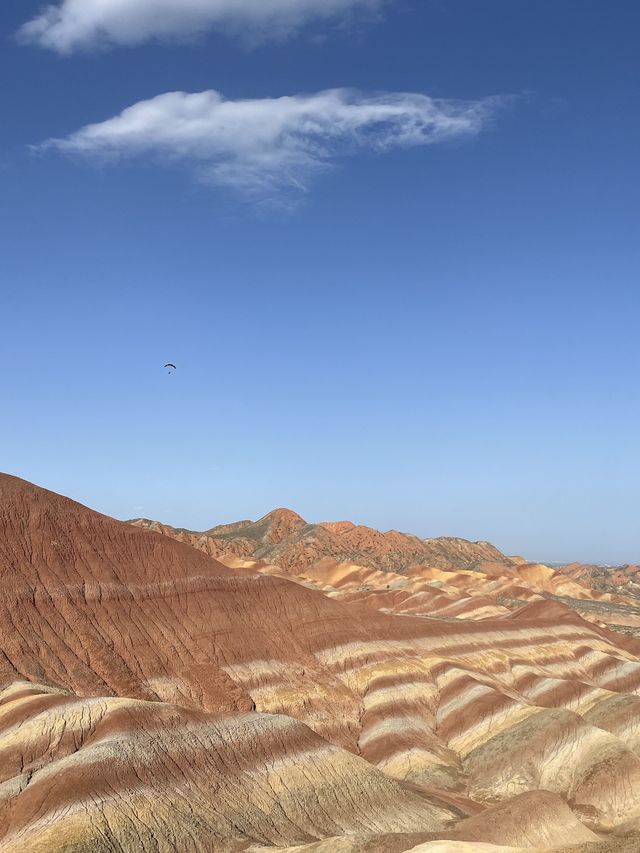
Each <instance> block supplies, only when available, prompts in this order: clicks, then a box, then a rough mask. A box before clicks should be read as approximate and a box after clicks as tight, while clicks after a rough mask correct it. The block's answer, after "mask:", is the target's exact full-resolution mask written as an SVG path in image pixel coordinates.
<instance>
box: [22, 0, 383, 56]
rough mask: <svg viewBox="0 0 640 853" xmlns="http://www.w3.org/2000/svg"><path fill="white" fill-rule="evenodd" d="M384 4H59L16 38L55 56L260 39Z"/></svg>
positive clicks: (354, 0)
mask: <svg viewBox="0 0 640 853" xmlns="http://www.w3.org/2000/svg"><path fill="white" fill-rule="evenodd" d="M383 2H388V0H61V2H59V3H57V4H50V5H49V6H47V7H45V9H44V11H43V12H42V13H41V14H39V15H37V16H36V17H35V18H33V19H32V20H30V21H28V22H27V23H26V24H25V25H24V26H23V27H22V28H21V30H20V33H19V35H20V37H21V38H22V39H23V40H24V41H26V42H30V43H34V44H39V45H40V46H41V47H46V48H49V49H51V50H55V51H57V52H58V53H72V52H73V51H76V50H83V49H84V50H86V49H91V48H93V47H96V46H104V45H114V44H118V45H134V44H140V43H142V42H145V41H148V40H150V39H155V38H161V39H163V38H172V37H174V38H175V37H184V36H190V35H194V34H197V33H200V32H205V31H207V30H211V29H222V30H227V31H229V30H230V31H232V32H234V31H235V32H238V33H243V34H249V35H250V36H251V37H254V38H255V37H258V38H260V37H262V38H264V37H265V36H270V35H278V36H282V35H286V34H288V33H290V32H292V31H295V30H298V29H299V28H300V27H302V26H304V25H305V24H306V23H308V22H310V21H314V20H315V21H322V20H325V21H327V20H331V19H333V20H336V19H339V18H343V17H345V16H348V15H349V14H352V13H354V12H362V11H372V10H374V11H375V10H376V9H377V8H379V7H380V6H381V5H382V3H383Z"/></svg>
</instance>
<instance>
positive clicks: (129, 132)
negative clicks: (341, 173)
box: [39, 89, 503, 199]
mask: <svg viewBox="0 0 640 853" xmlns="http://www.w3.org/2000/svg"><path fill="white" fill-rule="evenodd" d="M502 102H503V99H502V98H499V97H494V98H486V99H483V100H480V101H451V100H442V99H434V98H430V97H428V96H427V95H422V94H412V93H404V92H401V93H390V94H383V95H376V96H367V95H364V94H362V93H361V92H358V91H355V90H351V89H330V90H327V91H324V92H318V93H316V94H309V95H294V96H290V97H281V98H264V99H254V100H237V101H233V100H227V99H225V98H224V97H223V95H221V94H220V93H219V92H216V91H214V90H209V91H205V92H198V93H193V94H191V93H186V92H168V93H166V94H163V95H159V96H158V97H155V98H152V99H151V100H147V101H140V102H139V103H137V104H134V105H133V106H130V107H128V108H127V109H125V110H124V111H123V112H122V113H121V114H120V115H118V116H115V117H113V118H110V119H108V120H107V121H103V122H100V123H98V124H90V125H87V126H86V127H83V128H81V129H80V130H78V131H77V132H76V133H73V134H71V135H70V136H68V137H66V138H63V139H52V140H49V141H48V142H46V143H44V145H41V146H39V148H40V150H43V149H44V150H46V149H55V150H58V151H62V152H66V153H68V154H72V155H81V156H88V157H100V158H107V159H119V158H136V157H138V158H140V157H144V158H145V159H146V160H148V159H149V157H152V158H154V159H155V160H156V161H157V162H160V163H167V162H169V163H179V164H184V165H186V166H187V167H188V168H190V169H192V170H195V172H196V174H197V176H198V178H199V180H201V181H204V182H206V183H210V184H213V185H217V186H222V187H228V188H232V189H233V190H236V191H240V192H241V193H243V194H245V195H248V196H252V197H258V198H267V199H268V198H269V197H282V196H283V194H284V195H287V194H288V195H291V194H294V195H296V194H299V193H301V192H305V191H307V190H308V189H309V188H310V186H311V184H312V182H313V179H314V178H315V177H316V176H317V175H318V174H319V173H321V172H322V171H324V170H327V169H329V168H331V167H332V166H333V165H334V164H335V162H336V160H338V159H340V158H343V157H346V156H349V155H354V154H356V153H358V152H360V151H365V150H368V151H375V152H380V153H383V152H386V151H389V150H391V149H394V148H408V147H413V146H420V145H432V144H435V143H440V142H445V141H447V140H451V139H456V138H460V137H465V136H474V135H476V134H478V133H479V132H480V131H481V130H482V129H483V128H484V127H485V126H486V124H487V122H488V121H489V120H490V118H491V117H492V115H493V114H494V113H495V111H496V109H497V108H498V107H499V106H500V105H501V104H502Z"/></svg>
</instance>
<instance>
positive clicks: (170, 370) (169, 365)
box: [165, 362, 178, 373]
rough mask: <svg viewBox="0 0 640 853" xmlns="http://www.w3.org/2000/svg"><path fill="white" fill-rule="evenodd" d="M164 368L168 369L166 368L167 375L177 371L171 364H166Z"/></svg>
mask: <svg viewBox="0 0 640 853" xmlns="http://www.w3.org/2000/svg"><path fill="white" fill-rule="evenodd" d="M165 367H168V368H169V370H168V371H167V373H171V372H172V371H173V370H177V369H178V368H177V367H176V366H175V364H171V362H169V363H168V364H165Z"/></svg>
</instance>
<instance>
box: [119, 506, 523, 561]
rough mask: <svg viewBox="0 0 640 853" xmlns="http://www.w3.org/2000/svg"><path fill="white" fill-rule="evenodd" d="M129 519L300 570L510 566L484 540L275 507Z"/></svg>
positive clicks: (205, 546)
mask: <svg viewBox="0 0 640 853" xmlns="http://www.w3.org/2000/svg"><path fill="white" fill-rule="evenodd" d="M131 524H133V525H135V526H137V527H142V528H145V529H148V530H155V531H157V532H160V533H165V534H167V535H169V536H171V537H172V538H174V539H177V540H178V541H181V542H186V543H188V544H190V545H194V546H195V547H196V548H198V549H199V550H201V551H205V552H206V553H207V554H209V555H210V556H212V557H217V558H220V557H233V556H235V557H245V558H252V559H255V560H264V561H266V562H270V563H277V565H278V566H280V568H282V569H285V570H291V571H292V572H293V573H294V574H299V573H300V571H301V570H302V569H304V568H305V567H308V566H313V565H315V564H316V563H317V562H318V561H319V560H324V559H326V558H331V559H333V560H335V561H336V562H350V563H355V564H357V565H359V566H363V567H366V568H372V569H379V570H381V571H392V572H404V571H405V570H406V569H407V568H408V567H409V566H411V565H413V564H415V563H424V564H426V565H429V566H433V567H439V568H444V569H451V568H458V569H474V568H478V567H481V566H485V565H489V566H491V565H494V566H501V567H504V566H510V565H513V564H514V562H516V563H517V562H518V559H517V558H512V557H506V556H505V555H504V554H502V553H501V552H500V551H499V550H498V549H497V548H496V547H495V546H493V545H491V544H490V543H489V542H469V541H467V540H466V539H457V538H455V537H440V538H437V539H420V538H418V537H417V536H412V535H410V534H408V533H398V531H396V530H389V531H388V532H386V533H381V532H380V531H379V530H374V529H373V528H371V527H364V526H362V525H356V524H352V523H351V522H350V521H339V522H325V523H322V524H309V523H307V522H306V521H305V520H304V519H303V518H301V516H299V515H298V514H297V513H295V512H292V511H291V510H289V509H276V510H274V511H273V512H270V513H269V514H268V515H265V516H264V517H263V518H261V519H260V520H259V521H255V522H254V521H239V522H237V523H236V524H225V525H221V526H219V527H212V528H211V530H207V531H205V532H203V533H196V532H194V531H190V530H184V529H182V528H175V527H169V526H168V525H162V524H159V523H158V522H155V521H149V520H148V519H144V518H138V519H135V520H134V521H132V522H131Z"/></svg>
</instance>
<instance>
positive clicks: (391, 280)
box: [0, 0, 640, 562]
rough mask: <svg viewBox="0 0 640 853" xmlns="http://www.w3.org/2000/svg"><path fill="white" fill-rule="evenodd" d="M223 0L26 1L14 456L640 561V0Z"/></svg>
mask: <svg viewBox="0 0 640 853" xmlns="http://www.w3.org/2000/svg"><path fill="white" fill-rule="evenodd" d="M73 2H75V0H67V3H68V4H69V5H70V6H71V5H73ZM227 2H228V0H211V2H210V7H209V12H210V14H208V16H206V19H204V18H203V17H202V16H201V17H200V18H197V16H196V17H195V18H192V19H189V24H190V26H191V25H192V26H191V30H195V29H197V30H198V33H197V34H196V35H194V33H193V32H185V31H184V16H178V17H176V16H175V15H172V14H171V6H172V4H171V3H170V2H169V3H166V4H165V7H166V8H168V10H169V11H168V13H167V16H166V17H165V19H162V21H161V22H160V23H161V24H162V26H163V27H164V30H163V33H162V34H161V35H162V37H160V38H159V37H158V33H157V32H156V31H155V30H154V27H155V29H156V30H157V28H158V26H159V23H158V20H159V19H158V17H157V16H155V15H154V14H153V10H152V14H149V13H148V12H149V9H148V7H149V0H128V3H129V7H128V6H127V2H123V3H121V4H120V6H121V8H122V10H123V12H122V16H124V17H121V19H119V20H109V21H106V22H105V21H104V20H97V19H95V20H94V19H91V6H92V4H91V3H88V5H85V6H84V9H85V12H86V20H85V21H84V24H83V26H84V29H82V28H78V26H76V24H74V23H73V21H74V19H73V16H71V17H69V16H70V15H71V12H72V11H73V10H72V9H71V11H69V9H65V8H63V7H61V6H60V4H59V3H58V4H56V6H57V8H56V7H52V8H53V12H54V13H55V15H54V16H53V17H52V16H51V15H50V16H49V18H48V19H47V20H45V19H43V18H40V24H38V25H34V26H32V27H31V29H30V30H29V31H25V30H24V29H22V31H21V32H22V34H21V35H20V36H19V37H18V36H16V33H17V32H18V31H19V30H20V28H21V27H23V26H24V24H25V23H27V22H28V21H32V20H33V19H36V18H37V16H38V15H41V13H42V8H43V7H42V5H41V4H40V3H38V2H31V0H20V2H17V0H9V1H8V2H6V3H5V4H4V5H3V10H2V13H1V18H0V20H1V22H2V24H1V25H2V37H3V44H2V50H1V51H0V73H1V75H2V80H3V86H2V87H1V89H0V109H1V110H2V117H3V121H2V131H1V132H0V228H1V234H2V252H1V253H0V282H1V288H2V302H1V305H2V310H1V313H0V325H1V334H0V357H1V358H2V364H3V366H4V370H3V373H2V380H1V382H2V397H1V399H2V411H1V417H0V469H2V470H5V471H9V472H11V473H14V474H17V475H20V476H23V477H25V478H27V479H29V480H32V481H35V482H37V483H39V484H41V485H45V486H47V487H49V488H52V489H54V490H56V491H61V492H63V493H66V494H69V495H71V496H73V497H75V498H77V499H79V500H81V501H83V502H85V503H87V504H89V505H91V506H93V507H95V508H97V509H100V510H102V511H104V512H108V513H110V514H112V515H115V516H117V517H121V518H127V517H131V516H134V515H145V516H148V517H153V518H160V519H162V520H163V521H167V522H169V523H174V524H179V525H184V526H189V527H193V528H204V527H209V526H211V525H212V524H214V523H218V522H224V521H230V520H234V519H237V518H243V517H258V516H260V515H262V514H263V513H265V512H267V511H268V510H270V509H271V508H273V507H275V506H279V505H284V506H291V507H292V508H294V509H296V510H297V511H298V512H300V513H301V514H303V515H304V516H305V517H307V518H309V519H310V520H323V519H338V518H349V519H352V520H354V521H358V522H362V523H367V524H371V525H373V526H376V527H379V528H382V529H388V528H392V527H393V528H396V529H403V530H409V531H412V532H415V533H418V534H420V535H423V536H435V535H460V536H465V537H468V538H472V539H490V540H492V541H494V542H495V543H496V544H497V545H498V546H499V547H501V548H503V549H504V550H506V551H508V552H518V553H525V554H526V555H527V556H529V557H531V558H535V559H541V560H572V559H580V560H589V561H590V560H593V561H604V562H634V561H640V533H639V527H638V523H637V513H638V503H639V497H640V454H639V452H638V451H639V449H640V448H639V439H638V421H639V415H640V388H639V385H640V380H639V378H638V377H639V375H640V371H639V367H640V364H639V362H640V358H639V355H638V352H639V350H638V343H637V336H638V334H637V330H638V311H639V308H640V297H639V295H638V272H639V266H640V265H639V260H640V259H639V254H640V248H639V247H640V241H639V240H638V237H639V235H638V230H639V228H638V223H639V221H640V220H639V213H640V210H639V202H638V199H639V194H638V138H639V132H640V113H639V111H638V101H637V95H638V84H639V83H640V74H639V72H640V59H639V57H638V51H637V40H638V31H639V27H640V7H638V4H637V3H635V2H632V0H619V1H618V2H617V3H615V4H613V5H612V4H605V3H604V2H602V0H601V2H594V0H559V2H551V0H549V2H546V0H545V2H540V0H519V2H513V0H487V2H483V3H478V2H476V0H420V2H418V0H413V2H410V0H395V2H394V0H388V2H386V3H382V4H376V3H373V2H371V3H370V2H368V0H337V2H336V4H335V5H336V8H335V14H334V15H333V16H332V17H331V18H330V19H319V18H318V15H317V11H318V9H319V8H325V9H326V8H327V7H326V5H325V6H323V5H322V4H320V3H319V2H315V0H290V2H289V0H288V2H289V5H290V7H291V10H290V11H291V13H290V15H289V17H288V18H287V19H286V20H285V19H283V18H282V16H279V11H278V6H282V3H281V0H270V4H271V7H272V11H273V15H272V17H271V18H270V19H269V20H265V19H264V18H262V17H260V16H259V14H258V13H257V12H256V8H259V4H258V6H257V7H256V5H255V2H254V0H247V2H246V3H245V7H246V11H245V14H244V17H241V19H238V17H237V16H236V17H235V18H229V16H228V15H226V16H225V5H226V4H227ZM203 5H204V6H205V7H206V6H207V3H205V4H200V6H201V7H202V6H203ZM183 8H184V7H183ZM129 12H130V13H131V14H130V15H129ZM67 13H68V14H67ZM65 14H67V18H66V19H65V17H64V16H65ZM128 15H129V17H127V16H128ZM61 16H62V17H61ZM187 17H188V16H187ZM69 21H71V23H69ZM76 23H77V22H76ZM74 26H75V29H74ZM34 27H35V28H34ZM327 90H338V92H337V93H334V94H333V95H332V96H331V98H329V99H328V100H327V98H326V97H321V96H320V95H319V93H323V92H326V91H327ZM343 90H348V91H343ZM172 92H182V93H184V95H183V96H180V98H179V99H178V100H176V98H174V99H173V100H169V101H167V100H166V99H165V100H161V101H160V102H158V101H153V102H152V104H151V105H150V106H149V105H148V104H147V103H146V102H149V101H151V99H155V98H157V96H160V95H165V94H166V93H172ZM198 92H211V93H219V94H218V95H215V94H210V95H209V96H207V97H206V99H205V101H203V100H202V99H200V100H198V101H196V100H194V99H192V98H190V97H189V96H190V95H193V94H194V93H198ZM284 96H288V97H289V100H287V101H282V100H280V99H282V98H283V97H284ZM292 96H297V97H295V98H293V97H292ZM487 99H489V100H487ZM135 105H139V106H138V108H137V111H136V110H134V111H133V112H131V111H130V112H129V113H126V114H125V117H124V118H120V119H119V118H118V117H119V116H120V114H121V113H122V112H123V110H126V109H127V108H130V107H134V106H135ZM185 110H186V111H188V113H189V117H190V118H189V121H185ZM380 111H382V112H380ZM452 119H455V121H456V122H458V123H457V124H455V125H452V124H451V121H452ZM105 122H109V124H105ZM92 124H93V125H95V124H98V125H99V127H98V128H97V129H96V128H94V129H92V130H91V131H86V130H83V129H85V128H87V126H88V125H92ZM230 128H231V130H230ZM48 140H57V141H55V142H49V143H48V144H44V145H43V143H47V141H48ZM168 360H170V361H173V362H175V363H176V364H177V365H178V371H177V373H176V374H175V375H173V376H169V375H167V372H166V371H165V370H163V367H162V365H163V364H164V363H165V361H168Z"/></svg>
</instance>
